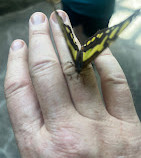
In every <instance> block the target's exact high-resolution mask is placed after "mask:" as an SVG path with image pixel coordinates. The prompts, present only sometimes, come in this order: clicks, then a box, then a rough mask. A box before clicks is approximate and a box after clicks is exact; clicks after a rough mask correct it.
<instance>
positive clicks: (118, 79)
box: [103, 73, 127, 85]
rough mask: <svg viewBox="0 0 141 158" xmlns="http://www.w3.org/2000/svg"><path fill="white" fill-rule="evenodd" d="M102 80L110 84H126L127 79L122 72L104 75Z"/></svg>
mask: <svg viewBox="0 0 141 158" xmlns="http://www.w3.org/2000/svg"><path fill="white" fill-rule="evenodd" d="M103 80H104V82H106V83H110V84H117V85H119V84H121V85H122V84H123V85H127V80H126V77H125V75H124V74H123V73H112V74H108V75H107V76H105V77H104V78H103Z"/></svg>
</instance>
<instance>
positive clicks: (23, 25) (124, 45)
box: [0, 0, 141, 158]
mask: <svg viewBox="0 0 141 158" xmlns="http://www.w3.org/2000/svg"><path fill="white" fill-rule="evenodd" d="M136 8H141V3H140V0H117V4H116V10H115V13H114V15H113V17H112V18H111V22H110V25H114V24H116V23H118V22H120V21H121V20H122V19H124V18H125V17H127V16H128V15H130V14H131V13H133V11H134V10H135V9H136ZM35 11H42V12H44V13H45V14H47V16H48V17H49V14H50V13H51V11H52V9H51V7H50V6H49V5H47V4H46V3H45V2H42V3H39V4H36V5H32V6H31V7H29V8H27V9H25V10H22V11H18V12H14V13H11V14H7V15H4V16H0V158H20V154H19V152H18V149H17V145H16V142H15V138H14V135H13V130H12V128H11V124H10V121H9V117H8V113H7V108H6V102H5V99H4V91H3V82H4V76H5V71H6V64H7V57H8V50H9V47H10V44H11V42H12V41H13V40H14V39H17V38H22V39H23V40H25V41H26V42H27V43H28V19H29V17H30V16H31V14H32V13H34V12H35ZM111 50H112V52H113V54H114V55H115V56H116V58H117V60H118V61H119V63H120V65H121V66H122V68H123V70H124V72H125V74H126V77H127V79H128V82H129V85H130V88H131V91H132V94H133V98H134V102H135V106H136V110H137V112H138V115H139V117H140V118H141V89H140V88H141V16H138V17H137V19H136V20H135V21H134V22H133V23H132V24H131V26H129V28H128V29H127V30H126V31H125V32H124V33H123V34H122V35H121V36H120V38H119V39H118V40H117V41H116V42H115V43H114V44H112V46H111ZM111 66H112V65H111Z"/></svg>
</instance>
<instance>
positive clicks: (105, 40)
mask: <svg viewBox="0 0 141 158" xmlns="http://www.w3.org/2000/svg"><path fill="white" fill-rule="evenodd" d="M52 5H53V7H54V10H55V13H56V17H57V20H58V23H59V25H60V28H61V30H62V32H63V35H64V37H65V40H66V43H67V46H68V48H69V50H70V53H71V56H72V59H73V61H74V63H75V68H76V71H77V72H78V73H80V72H81V70H82V69H83V68H85V67H86V66H87V65H88V64H90V63H91V62H92V61H93V60H94V59H95V58H96V57H97V56H98V55H99V54H100V53H101V52H102V51H103V50H105V49H106V48H107V47H109V46H110V44H111V43H112V42H114V41H115V40H116V39H117V38H118V36H119V35H120V34H121V32H122V31H123V30H124V29H125V28H126V27H127V26H128V25H129V24H130V23H131V21H132V20H133V19H134V18H135V17H136V16H137V15H138V14H139V13H140V12H141V10H140V9H138V10H136V11H135V12H134V13H133V14H132V15H131V16H129V17H128V18H127V19H125V20H124V21H123V22H121V23H119V24H117V25H115V26H112V27H109V28H104V29H102V30H99V31H97V32H96V33H95V34H94V35H93V36H92V37H90V38H89V39H88V40H87V41H86V42H85V44H84V45H82V46H81V49H79V47H78V45H77V43H76V41H75V38H74V35H73V32H72V29H71V27H70V26H69V25H67V24H65V23H64V22H63V19H62V18H61V16H60V15H59V13H58V12H57V10H56V9H55V6H54V3H52Z"/></svg>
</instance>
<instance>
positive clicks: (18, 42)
mask: <svg viewBox="0 0 141 158" xmlns="http://www.w3.org/2000/svg"><path fill="white" fill-rule="evenodd" d="M23 46H24V42H23V41H22V40H15V41H14V42H13V43H12V45H11V48H12V50H14V51H16V50H19V49H21V48H22V47H23Z"/></svg>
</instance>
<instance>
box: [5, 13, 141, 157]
mask: <svg viewBox="0 0 141 158" xmlns="http://www.w3.org/2000/svg"><path fill="white" fill-rule="evenodd" d="M59 12H60V16H62V18H63V19H64V21H65V23H66V24H69V25H70V22H69V18H68V16H67V15H66V14H65V13H64V12H63V11H59ZM49 23H50V25H51V29H52V32H53V36H54V40H55V44H56V47H57V50H58V53H59V58H60V62H59V60H58V57H57V55H56V54H55V51H54V48H53V45H52V42H51V38H50V30H49ZM75 38H76V37H75ZM76 41H77V43H78V44H79V42H78V40H77V39H76ZM79 46H80V44H79ZM119 51H120V50H119ZM72 62H73V61H72V58H71V56H70V53H69V50H68V48H67V46H66V43H65V40H64V37H63V35H62V33H61V30H60V28H59V25H58V24H57V21H56V18H55V14H54V13H52V15H51V17H50V19H49V20H48V19H47V17H46V16H45V15H44V14H43V13H39V12H38V13H34V14H33V15H32V16H31V18H30V20H29V49H28V48H27V46H26V44H25V42H24V41H22V40H19V39H18V40H15V41H14V42H13V43H12V45H11V48H10V52H9V58H8V66H7V74H6V79H5V94H6V99H7V107H8V111H9V115H10V119H11V123H12V126H13V129H14V133H15V137H16V140H17V144H18V147H19V150H20V154H21V157H22V158H141V124H140V121H139V118H138V116H137V113H136V111H135V107H134V103H133V99H132V95H131V92H130V89H129V86H128V84H127V80H126V77H125V75H124V73H123V71H122V69H121V67H120V66H119V64H118V62H117V60H116V59H115V58H114V56H113V55H112V53H111V52H110V50H109V49H107V50H105V51H103V52H102V53H101V54H100V55H99V56H98V57H97V58H96V59H95V65H96V68H97V71H98V73H99V75H100V79H101V90H102V95H103V97H101V95H100V92H99V89H98V86H97V80H96V77H95V74H94V72H93V69H92V67H91V66H88V67H87V68H85V69H84V70H82V72H81V74H80V75H78V74H77V73H76V72H75V68H74V64H72Z"/></svg>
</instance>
